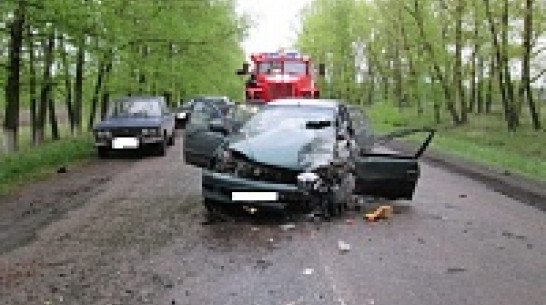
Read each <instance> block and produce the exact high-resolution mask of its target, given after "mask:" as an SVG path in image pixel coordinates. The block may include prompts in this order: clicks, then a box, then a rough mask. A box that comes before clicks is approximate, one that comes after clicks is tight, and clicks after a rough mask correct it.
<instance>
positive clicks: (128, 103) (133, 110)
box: [108, 100, 161, 118]
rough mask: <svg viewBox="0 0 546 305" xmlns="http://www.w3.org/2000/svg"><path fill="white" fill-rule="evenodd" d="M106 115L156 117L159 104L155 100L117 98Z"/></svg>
mask: <svg viewBox="0 0 546 305" xmlns="http://www.w3.org/2000/svg"><path fill="white" fill-rule="evenodd" d="M108 116H109V117H111V118H117V117H158V116H161V105H160V103H159V101H155V100H118V101H115V102H114V103H113V104H112V106H111V107H110V110H109V113H108Z"/></svg>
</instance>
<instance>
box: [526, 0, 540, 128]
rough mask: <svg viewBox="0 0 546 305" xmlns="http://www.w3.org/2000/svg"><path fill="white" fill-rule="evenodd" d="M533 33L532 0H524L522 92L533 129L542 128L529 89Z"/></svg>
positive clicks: (531, 92)
mask: <svg viewBox="0 0 546 305" xmlns="http://www.w3.org/2000/svg"><path fill="white" fill-rule="evenodd" d="M532 33H533V0H525V19H524V21H523V60H522V65H523V67H522V83H521V86H522V90H521V91H522V92H523V91H525V92H526V94H525V97H526V98H527V105H528V106H529V113H530V114H531V123H532V124H533V128H534V129H535V130H540V129H541V128H542V126H541V122H540V116H539V114H538V111H537V109H536V106H535V102H534V100H533V91H532V89H531V71H530V70H531V69H530V61H531V52H532V42H531V39H532V38H531V36H532Z"/></svg>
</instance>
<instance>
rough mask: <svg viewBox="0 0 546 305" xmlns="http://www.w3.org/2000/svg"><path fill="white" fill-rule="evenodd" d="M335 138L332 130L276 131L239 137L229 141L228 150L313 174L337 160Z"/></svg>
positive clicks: (280, 128) (237, 135)
mask: <svg viewBox="0 0 546 305" xmlns="http://www.w3.org/2000/svg"><path fill="white" fill-rule="evenodd" d="M334 144H335V134H334V131H333V129H332V128H325V129H319V130H316V129H314V130H313V129H297V130H294V129H287V128H282V127H279V128H275V129H271V130H268V131H265V132H262V133H258V134H256V135H252V136H248V135H246V134H244V133H242V132H241V133H238V134H236V135H234V136H232V137H231V138H230V139H229V141H228V149H229V150H233V151H237V152H239V153H241V154H243V155H245V156H246V157H247V158H248V159H250V160H252V161H255V162H258V163H263V164H267V165H272V166H277V167H282V168H288V169H293V170H312V169H314V168H317V167H320V166H323V165H327V164H328V163H329V162H330V161H331V160H332V158H333V152H334Z"/></svg>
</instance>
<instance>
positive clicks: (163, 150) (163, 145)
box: [156, 138, 167, 157]
mask: <svg viewBox="0 0 546 305" xmlns="http://www.w3.org/2000/svg"><path fill="white" fill-rule="evenodd" d="M156 154H157V155H158V156H161V157H163V156H165V155H166V154H167V139H165V138H163V140H161V142H159V143H158V144H157V148H156Z"/></svg>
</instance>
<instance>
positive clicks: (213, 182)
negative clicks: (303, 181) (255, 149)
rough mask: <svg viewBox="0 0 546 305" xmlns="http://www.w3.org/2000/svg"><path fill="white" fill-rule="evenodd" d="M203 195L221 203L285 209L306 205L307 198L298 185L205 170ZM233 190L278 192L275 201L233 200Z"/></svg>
mask: <svg viewBox="0 0 546 305" xmlns="http://www.w3.org/2000/svg"><path fill="white" fill-rule="evenodd" d="M202 183H203V197H204V198H205V199H207V200H212V201H213V202H216V203H220V204H231V205H248V206H253V207H260V208H275V209H277V208H278V209H283V208H286V207H288V206H291V207H293V206H296V207H297V206H298V205H299V206H301V207H304V205H305V200H304V199H305V198H304V196H303V194H302V193H301V191H299V190H298V187H297V186H295V185H290V184H280V183H271V182H265V181H256V180H250V179H245V178H239V177H234V176H232V175H228V174H223V173H218V172H213V171H209V170H203V179H202ZM232 192H276V193H277V194H278V200H275V201H233V200H232Z"/></svg>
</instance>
